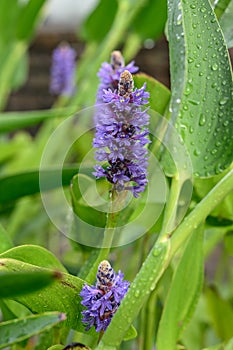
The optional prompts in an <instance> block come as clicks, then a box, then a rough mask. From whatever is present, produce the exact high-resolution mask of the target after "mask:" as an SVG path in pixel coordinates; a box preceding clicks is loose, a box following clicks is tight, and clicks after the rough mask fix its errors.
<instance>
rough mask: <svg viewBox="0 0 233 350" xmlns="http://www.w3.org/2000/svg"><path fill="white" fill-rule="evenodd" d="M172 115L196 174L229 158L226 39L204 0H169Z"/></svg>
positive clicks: (232, 103) (232, 126)
mask: <svg viewBox="0 0 233 350" xmlns="http://www.w3.org/2000/svg"><path fill="white" fill-rule="evenodd" d="M168 13H169V21H168V32H169V48H170V64H171V82H172V99H171V105H170V110H171V113H172V116H171V120H172V122H173V123H174V124H175V125H176V127H177V130H178V132H179V133H180V134H181V136H182V138H183V140H184V143H185V146H186V147H187V150H188V151H189V154H190V157H191V160H192V165H193V170H194V173H195V175H196V176H202V177H206V176H207V177H208V176H212V175H215V174H218V173H220V172H222V171H223V170H224V169H225V168H227V167H228V166H229V164H230V163H231V162H232V148H233V138H232V133H233V122H232V113H233V100H232V91H233V89H232V74H231V66H230V61H229V55H228V52H227V48H226V45H225V41H224V38H223V35H222V32H221V29H220V26H219V24H218V22H217V20H216V17H215V15H214V13H213V10H212V8H211V6H210V4H209V2H208V0H201V1H199V0H186V1H181V2H179V0H170V1H169V11H168Z"/></svg>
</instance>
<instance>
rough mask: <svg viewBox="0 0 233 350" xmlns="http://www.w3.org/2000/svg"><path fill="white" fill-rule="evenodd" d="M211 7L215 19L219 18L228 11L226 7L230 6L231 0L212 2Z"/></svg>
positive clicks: (213, 0)
mask: <svg viewBox="0 0 233 350" xmlns="http://www.w3.org/2000/svg"><path fill="white" fill-rule="evenodd" d="M212 2H213V3H212V6H213V8H214V12H215V14H216V16H217V18H218V19H219V18H221V16H222V15H223V14H224V12H225V11H226V10H227V9H228V5H229V4H230V2H231V0H217V1H215V0H212Z"/></svg>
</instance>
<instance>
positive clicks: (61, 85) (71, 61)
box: [50, 43, 76, 96]
mask: <svg viewBox="0 0 233 350" xmlns="http://www.w3.org/2000/svg"><path fill="white" fill-rule="evenodd" d="M75 58H76V52H75V50H74V49H73V48H71V47H70V46H69V45H68V44H66V43H62V44H61V45H59V46H58V47H57V48H56V49H55V50H54V51H53V55H52V66H51V80H50V92H51V93H53V94H56V95H64V96H72V95H73V93H74V91H75V81H74V74H75Z"/></svg>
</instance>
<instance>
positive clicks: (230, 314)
mask: <svg viewBox="0 0 233 350" xmlns="http://www.w3.org/2000/svg"><path fill="white" fill-rule="evenodd" d="M48 4H49V1H46V0H28V1H22V0H21V1H20V0H11V2H10V4H9V1H8V0H0V108H1V113H0V222H1V224H0V252H1V256H0V258H1V259H3V261H4V265H2V266H5V267H2V266H1V264H0V266H1V267H2V268H1V270H3V271H1V272H2V274H0V281H1V283H5V282H4V281H5V280H6V274H7V273H10V272H11V271H12V270H14V271H18V272H20V271H21V270H23V268H22V264H21V263H23V264H24V265H25V264H30V265H31V266H33V268H32V267H30V266H29V267H30V268H32V271H35V270H36V268H35V266H36V267H37V268H38V272H40V273H41V275H40V274H38V276H36V277H35V285H34V286H35V290H40V289H41V288H42V286H44V285H45V284H46V283H47V284H48V285H50V284H51V289H49V290H48V291H47V292H46V289H45V290H42V291H41V294H40V296H41V300H47V299H48V306H47V307H44V306H43V307H42V304H41V305H40V304H39V303H36V300H35V298H33V296H31V297H28V299H27V297H26V296H25V297H22V296H21V295H20V293H24V292H25V286H24V288H23V289H22V288H20V290H19V292H18V294H17V291H16V294H17V298H16V301H15V302H13V301H9V300H5V299H1V300H0V307H1V310H2V314H1V317H2V320H3V321H10V320H14V319H15V318H20V317H26V321H25V322H24V327H26V328H25V334H24V335H23V336H22V334H20V331H19V330H20V329H21V328H22V324H21V323H20V322H21V321H20V320H19V321H17V322H18V323H16V324H15V340H14V341H13V343H14V342H15V343H18V345H17V347H14V349H24V348H25V346H26V344H27V339H28V338H29V337H30V338H31V337H35V336H36V338H31V339H36V340H35V342H33V341H32V345H31V348H33V349H47V348H48V347H49V344H51V339H52V338H53V327H54V326H56V325H57V324H58V323H60V322H63V321H64V317H63V316H61V314H60V313H59V314H58V313H55V312H54V313H48V312H50V311H60V312H67V313H68V322H70V324H71V327H72V328H75V329H76V331H74V334H75V335H74V337H73V338H74V339H75V337H76V338H77V339H80V334H78V333H80V332H82V329H81V325H80V320H79V321H77V320H76V313H78V312H80V306H79V301H80V300H79V299H78V298H79V297H78V293H77V292H76V293H75V292H71V294H67V295H68V297H69V298H76V299H77V301H76V303H75V305H74V306H73V305H72V307H71V306H70V305H69V302H68V301H67V298H68V297H67V298H66V299H65V300H64V304H63V306H62V308H61V309H59V310H56V307H57V304H56V303H54V304H53V298H54V299H56V294H57V295H59V296H62V293H63V289H62V285H61V283H60V282H59V276H54V275H52V276H51V274H50V273H48V271H46V267H48V268H49V267H50V268H56V269H58V270H60V271H62V272H63V273H64V274H66V273H67V272H69V273H71V274H73V275H77V274H79V276H80V277H82V276H84V275H85V269H88V268H89V266H90V265H91V263H92V261H94V260H95V257H96V253H97V252H96V250H95V249H91V248H89V247H85V246H82V245H80V244H77V243H75V242H74V241H72V240H68V239H67V238H66V237H64V236H63V235H62V234H61V233H60V232H58V230H57V228H56V227H55V226H54V225H53V224H52V223H51V222H50V219H49V217H48V215H47V213H46V211H45V210H44V207H43V203H42V201H41V196H40V190H41V188H40V186H39V176H40V171H39V169H40V163H41V157H42V155H43V152H44V149H45V146H46V144H47V141H48V139H49V137H50V136H51V134H52V132H53V131H54V130H55V129H56V127H57V126H58V125H59V123H60V122H61V121H63V120H65V119H66V118H67V117H69V116H71V115H74V114H75V113H76V112H78V111H79V110H81V109H83V108H85V107H89V106H93V105H94V103H95V96H96V90H97V86H98V78H97V75H96V74H97V71H98V70H99V68H100V65H101V63H102V62H103V61H109V56H110V53H111V51H112V50H114V49H116V48H117V49H121V51H122V52H123V55H124V57H125V60H126V62H129V61H130V60H132V59H134V58H135V57H136V64H138V65H140V70H141V71H145V70H146V69H145V68H146V67H150V66H147V61H149V62H153V64H154V65H158V66H159V67H160V68H161V67H164V66H163V65H161V61H159V57H162V60H163V59H164V57H165V58H166V59H167V51H166V53H165V54H164V56H163V55H160V56H156V57H158V59H157V61H156V59H155V58H154V56H153V54H154V47H155V48H156V47H157V48H158V49H159V48H160V47H162V48H165V50H167V43H166V39H165V37H164V31H165V32H166V35H167V32H168V30H169V29H168V28H167V26H168V25H167V1H166V0H147V1H146V0H137V1H132V0H112V1H108V0H100V1H97V2H95V3H93V4H92V7H91V8H90V10H89V12H88V14H86V16H85V17H84V18H83V19H82V21H81V24H80V23H76V24H75V25H77V27H78V29H76V28H75V29H72V35H71V34H70V31H69V33H67V34H66V33H64V32H63V33H61V34H56V39H54V33H56V31H55V30H56V29H53V32H49V31H48V32H46V31H43V30H45V29H43V23H44V26H45V28H46V11H47V7H46V6H48ZM211 4H212V6H213V9H214V11H215V14H216V17H217V18H218V21H219V24H220V26H221V33H223V35H224V38H225V43H226V45H227V47H228V48H229V49H230V48H231V47H232V46H233V38H232V33H233V30H232V29H233V28H232V15H233V1H232V0H219V1H214V0H212V1H211ZM64 6H66V5H64ZM80 6H82V4H81V2H80ZM47 22H48V18H47ZM68 22H69V19H68ZM38 28H39V29H38ZM41 33H43V35H42V34H41ZM41 35H42V36H43V38H47V39H43V40H44V44H43V45H45V47H46V45H47V47H49V50H50V53H51V51H52V49H54V48H55V46H56V44H57V43H58V40H60V39H61V40H66V41H72V42H71V44H73V46H74V47H75V48H76V50H77V69H76V84H77V92H76V93H75V95H74V96H72V97H71V98H68V97H64V96H58V97H54V96H49V98H48V99H47V95H48V94H49V91H48V90H47V91H46V92H44V95H43V94H42V99H41V100H43V98H44V99H47V100H46V101H47V105H45V104H44V101H42V103H41V106H40V105H38V108H37V110H32V108H30V106H32V104H31V102H30V98H31V95H30V94H29V96H26V98H25V97H24V98H23V101H24V103H25V106H23V108H21V109H22V110H21V111H17V108H15V107H14V106H12V104H11V102H10V101H11V99H14V96H16V95H15V94H17V91H18V93H20V91H23V90H22V89H23V88H24V87H25V84H26V83H27V81H28V79H30V73H31V72H30V70H29V67H30V55H31V53H32V48H33V47H34V48H35V47H36V46H35V45H36V43H37V45H38V48H37V51H36V50H35V51H36V54H37V55H38V58H37V62H39V61H40V59H41V57H42V58H43V56H41V57H40V39H38V38H41V37H42V36H41ZM205 35H206V37H204V40H205V39H206V38H207V36H208V34H205ZM221 35H222V34H221ZM169 40H172V38H171V39H169ZM206 40H207V39H206ZM51 42H52V44H51ZM190 42H191V41H190ZM161 43H162V44H161ZM195 44H196V42H195ZM33 45H34V46H33ZM156 45H157V46H156ZM174 47H175V45H174ZM218 48H219V51H220V49H221V47H218ZM223 50H224V49H223ZM173 54H174V52H173ZM179 54H180V52H179V48H178V49H177V51H176V52H175V55H177V57H179ZM214 54H215V52H214V51H213V55H214ZM170 60H171V57H170ZM172 64H173V62H172V60H171V66H172ZM218 64H219V65H220V64H221V62H218ZM166 68H167V67H166ZM161 69H163V68H161ZM175 69H176V67H175V68H174V65H173V68H171V70H173V71H171V75H173V77H174V74H175V73H174V71H175ZM212 71H213V69H212ZM156 72H157V73H158V76H157V75H156V76H154V78H157V79H158V80H162V83H164V84H165V85H166V86H164V85H163V84H161V81H160V82H158V81H156V80H154V79H153V78H149V77H146V76H144V78H140V76H138V77H136V78H135V84H136V85H137V84H138V85H137V86H141V85H142V84H141V82H142V80H141V79H145V80H147V83H148V86H149V90H150V92H152V95H153V91H155V92H154V94H157V95H156V98H155V99H152V98H151V101H150V102H151V105H152V106H153V109H154V110H155V111H156V112H158V113H160V114H162V115H165V113H166V112H167V111H168V106H169V100H170V91H169V88H170V83H169V78H170V77H169V76H168V74H167V75H166V77H162V78H161V79H160V78H158V77H160V75H159V70H158V71H156ZM164 72H166V73H167V71H166V69H164ZM146 73H150V71H149V68H148V71H147V72H146ZM46 74H47V83H48V80H49V72H48V71H47V73H46ZM151 75H153V74H151ZM154 75H155V74H154ZM214 79H215V78H213V80H214ZM224 81H225V80H222V82H220V81H219V82H218V83H219V84H222V85H223V88H224ZM47 87H48V84H47ZM20 89H21V90H20ZM229 91H230V89H229ZM172 94H173V92H172ZM174 96H175V95H174ZM184 98H185V97H184ZM38 100H39V101H41V100H40V99H38ZM166 116H167V117H168V115H166ZM80 119H81V121H80V125H79V127H80V133H81V131H82V128H83V130H85V125H86V123H87V124H88V122H90V120H88V119H87V120H86V121H85V115H84V118H80ZM229 123H230V126H229V130H230V132H231V135H232V118H231V119H230V120H229ZM181 133H182V132H181ZM67 134H68V135H69V136H70V135H72V127H71V128H69V129H68V130H66V129H64V131H63V132H62V133H61V134H60V135H59V139H57V143H56V147H54V149H51V154H50V161H51V166H48V168H46V169H43V176H45V179H46V181H45V182H46V185H47V187H46V188H44V191H45V192H46V191H48V190H52V189H54V188H55V189H56V188H58V187H59V186H60V184H59V183H56V181H54V178H56V177H57V174H59V170H60V169H58V168H57V167H56V161H57V159H58V158H59V152H61V150H62V148H63V147H65V144H66V143H68V142H69V140H67ZM92 136H93V132H86V133H84V135H83V136H82V140H81V141H80V140H79V141H78V142H77V143H76V144H74V145H73V146H72V149H71V150H70V152H69V154H68V155H67V157H66V159H65V163H64V164H63V169H62V184H63V185H64V186H65V188H66V190H65V191H66V195H67V198H68V199H69V201H70V203H71V201H73V206H74V210H75V207H76V206H78V210H79V212H80V213H81V214H80V215H81V216H83V217H85V219H86V221H87V222H92V221H93V212H92V211H91V210H90V208H89V207H88V206H86V205H83V203H81V202H80V201H79V193H78V191H77V192H76V188H75V186H74V188H73V190H72V192H71V196H70V193H69V185H70V182H71V179H72V178H73V176H74V175H75V174H76V173H77V170H78V167H79V163H80V161H81V160H82V159H83V157H84V156H85V155H86V153H87V152H88V150H89V149H90V147H91V142H92ZM59 147H60V149H59ZM229 160H231V161H232V158H231V159H230V156H228V159H227V162H228V163H229V162H230V161H229ZM198 164H200V163H198ZM231 167H232V166H231ZM228 170H229V169H227V170H225V172H227V171H228ZM91 172H92V170H91V168H88V164H87V167H86V174H87V175H91ZM224 174H225V173H223V174H217V171H216V173H215V174H214V176H212V177H211V178H205V179H202V178H196V179H195V182H194V192H193V195H192V201H191V205H190V210H191V209H193V208H194V207H195V206H196V205H197V203H199V202H200V201H201V199H202V198H204V197H205V196H206V194H207V193H208V192H209V190H210V189H211V188H213V186H214V185H215V184H216V183H217V182H218V181H219V180H220V179H221V178H222V177H223V175H224ZM212 175H213V173H212ZM73 181H75V178H73ZM169 181H170V179H168V180H167V185H168V186H169ZM88 186H89V182H88ZM88 186H87V187H88ZM105 189H106V185H104V184H100V191H104V190H105ZM232 196H233V195H232V193H231V194H229V195H228V196H227V197H226V198H225V199H224V201H223V202H221V203H219V205H218V206H217V207H216V208H215V210H214V211H213V212H212V213H211V214H210V215H209V216H208V218H207V220H206V223H205V226H204V227H203V228H202V230H203V232H202V234H204V249H203V256H202V257H200V259H199V260H198V262H199V263H200V265H201V262H202V260H201V259H203V263H204V261H205V274H204V284H203V288H201V286H202V284H201V282H200V285H199V287H200V289H199V290H196V291H195V292H196V295H195V297H194V299H193V300H192V305H191V306H190V305H186V307H187V315H185V316H186V317H187V319H186V323H188V321H189V319H191V320H190V322H189V324H188V325H187V327H186V328H185V330H184V332H183V333H180V334H179V335H177V337H178V338H179V341H178V343H179V345H178V347H177V348H179V349H182V348H187V349H189V350H200V349H216V350H217V349H223V348H224V349H227V350H231V349H232V348H233V345H232V338H233V330H232V323H233V260H232V255H233V248H232V247H233V198H232ZM71 197H72V198H71ZM162 219H163V213H162V214H161V215H160V217H159V219H158V221H157V222H156V223H155V225H154V226H153V227H152V228H151V230H150V232H149V233H148V234H147V235H146V236H145V237H142V238H140V239H139V240H137V241H135V242H134V243H132V244H129V245H128V246H126V247H120V248H117V249H113V250H112V252H111V259H112V261H113V262H114V263H115V266H114V268H115V270H117V269H118V268H121V269H122V270H124V272H125V274H126V277H127V279H129V280H132V279H133V278H134V276H135V275H136V273H137V271H138V269H139V267H140V266H141V263H142V261H143V260H144V259H145V257H146V255H147V253H148V251H149V249H150V247H151V246H152V244H153V243H154V241H155V239H156V238H157V235H158V232H159V231H160V230H161V227H162ZM98 221H100V226H101V225H102V224H103V223H102V221H103V218H102V217H101V218H99V217H98ZM200 237H201V234H200ZM29 244H30V245H33V246H29V247H28V248H27V245H29ZM196 244H198V242H197V243H196ZM24 245H25V246H24ZM34 245H38V246H40V247H37V246H34ZM21 246H22V247H21ZM14 247H15V248H14ZM42 247H43V248H42ZM192 247H194V248H195V249H196V252H197V253H198V252H199V250H198V249H199V246H198V245H196V246H195V243H194V244H193V245H192ZM44 248H45V249H44ZM194 248H193V249H194ZM17 249H18V250H17ZM187 249H189V250H188V252H189V253H190V252H191V251H192V248H187ZM8 250H9V252H7V251H8ZM183 250H184V251H185V249H183ZM183 250H182V251H181V252H180V254H179V256H178V257H175V258H174V259H173V261H172V264H171V265H170V266H169V268H168V269H167V271H166V273H165V274H164V276H163V277H162V279H161V281H160V283H159V286H158V288H157V289H156V292H157V294H156V295H155V293H152V295H151V296H150V298H149V300H148V303H147V304H146V305H145V307H144V308H143V310H142V312H141V314H140V317H139V318H138V319H137V321H136V322H135V326H136V328H137V329H138V330H139V338H138V339H139V340H138V343H137V345H135V341H134V340H131V341H128V342H126V343H124V345H122V349H132V348H133V346H134V347H135V346H136V347H137V348H138V349H144V350H145V349H151V344H153V343H154V339H155V336H156V330H157V329H159V327H162V326H159V320H160V316H161V313H162V306H163V305H164V303H165V300H166V297H167V296H168V297H169V298H168V300H169V303H174V300H177V298H178V296H177V295H173V294H172V292H169V293H168V290H170V291H171V286H172V283H173V284H175V285H176V284H179V279H178V280H177V279H176V278H179V276H177V277H176V275H175V271H176V268H180V270H181V271H182V267H183V265H182V264H181V265H179V259H180V257H181V256H182V252H183ZM30 251H31V253H30ZM50 252H51V253H50ZM52 253H53V254H54V255H55V256H56V257H57V258H58V259H59V260H60V261H59V260H58V259H57V258H55V256H54V255H53V254H52ZM36 257H37V258H36ZM4 259H6V260H4ZM10 259H15V262H14V263H12V261H11V260H10ZM182 259H184V260H183V261H184V262H185V261H186V259H187V253H186V255H185V254H184V255H183V256H182ZM20 262H21V263H20ZM43 262H44V265H43ZM84 262H86V265H85V264H84ZM183 264H184V263H183ZM25 266H26V267H27V265H25ZM197 269H198V264H197V267H196V270H195V271H197ZM199 269H200V270H201V267H200V266H199ZM187 271H189V272H190V275H191V274H192V266H191V267H190V266H189V270H187ZM187 271H186V272H187ZM21 272H22V271H21ZM24 273H26V272H24ZM65 276H66V282H67V283H68V282H69V283H71V282H72V283H74V284H75V283H76V286H77V288H80V286H81V284H82V281H81V280H79V279H78V278H77V279H74V277H72V276H71V275H68V273H67V275H65ZM174 276H175V277H176V278H175V277H174ZM200 276H201V272H200V275H198V276H197V279H198V278H200V279H201V280H203V276H202V277H200ZM7 277H8V276H7ZM4 278H5V280H4ZM18 278H19V280H21V281H28V282H30V280H31V278H32V275H31V274H29V275H28V276H25V275H22V276H20V275H19V276H18ZM57 279H58V281H57V282H56V283H57V284H53V282H54V280H57ZM7 280H8V281H9V278H7ZM19 285H20V283H19ZM6 288H8V290H14V281H13V280H12V282H11V283H10V285H9V286H7V287H6ZM51 291H52V292H51ZM0 292H1V290H0ZM50 292H51V293H50ZM2 293H3V295H4V291H2ZM72 293H73V294H72ZM200 294H201V296H200V298H198V297H199V295H200ZM0 295H1V294H0ZM9 297H10V295H9ZM184 298H185V296H184ZM21 304H23V305H24V306H26V307H27V308H25V307H23V306H22V305H21ZM34 304H35V306H34V308H32V305H34ZM194 304H195V306H196V305H197V307H196V310H195V313H194V314H193V311H194V308H195V307H194ZM73 307H74V310H72V308H73ZM191 309H193V311H192V310H191ZM29 310H30V311H29ZM67 310H68V311H67ZM190 310H191V311H190ZM31 311H32V312H33V313H34V312H36V313H42V312H46V313H48V314H47V315H44V316H43V315H38V316H31V315H30V314H31ZM148 311H151V314H153V316H154V315H156V317H155V318H153V319H152V317H150V313H149V314H148ZM147 317H148V320H146V319H147ZM174 317H175V316H174ZM164 318H165V320H166V315H165V316H164ZM162 320H163V319H162ZM161 324H162V323H161ZM35 325H37V326H35ZM149 325H150V327H149ZM152 325H153V327H152ZM10 326H12V324H10ZM4 327H8V325H7V324H6V325H4ZM171 327H173V326H172V325H171ZM64 328H65V327H64ZM7 331H8V328H6V332H7ZM66 331H67V330H64V335H63V338H64V339H65V338H66V336H67V333H66ZM159 332H161V333H159V334H163V331H162V330H161V328H160V330H159ZM0 334H1V333H0ZM4 334H6V333H2V336H1V335H0V339H1V342H2V343H1V344H0V348H3V347H5V346H6V343H4V341H5V335H4ZM39 334H40V335H39ZM92 335H93V334H92ZM161 336H162V335H161ZM94 338H95V337H94ZM25 339H26V340H25ZM81 339H83V341H84V340H85V341H86V343H87V344H89V345H91V344H92V341H93V340H90V338H88V336H86V335H83V333H82V338H81ZM148 339H149V340H148ZM36 342H37V344H38V345H37V347H36V346H35V343H36ZM216 344H220V345H217V346H216ZM223 344H224V345H223ZM27 346H28V347H27V348H28V349H30V344H29V343H28V344H27Z"/></svg>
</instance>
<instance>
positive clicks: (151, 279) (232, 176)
mask: <svg viewBox="0 0 233 350" xmlns="http://www.w3.org/2000/svg"><path fill="white" fill-rule="evenodd" d="M232 190H233V170H231V171H230V172H229V173H228V174H227V175H225V176H224V178H222V180H221V181H219V183H218V184H217V185H216V186H215V187H214V188H213V189H212V190H211V191H210V192H209V193H208V195H207V196H206V197H205V198H204V199H203V200H202V201H201V202H200V203H199V204H198V205H197V206H196V207H195V209H194V210H193V211H192V212H191V213H190V214H189V215H188V216H187V217H186V219H185V220H184V221H183V222H182V223H181V224H180V226H179V227H178V228H177V229H176V230H175V232H174V234H173V236H172V238H171V239H168V238H166V237H163V238H162V239H161V238H160V239H158V241H157V242H156V243H155V245H154V247H153V248H152V250H151V252H150V254H149V255H148V257H147V259H146V261H145V262H144V264H143V265H142V267H141V269H140V271H139V273H138V274H137V276H136V278H135V280H134V282H133V283H132V284H131V287H130V289H129V291H128V293H127V294H126V296H125V298H124V299H123V301H122V303H121V305H120V307H119V309H118V311H117V312H116V314H115V315H114V317H113V319H112V321H111V323H110V325H109V327H108V329H107V331H106V333H105V334H104V336H103V338H102V340H101V342H100V344H99V345H98V347H97V349H98V350H103V349H104V350H108V349H111V348H116V347H118V346H119V345H120V343H121V342H122V341H123V339H124V334H125V332H126V331H127V329H128V328H129V326H130V324H131V323H132V322H133V320H134V319H135V317H136V316H137V314H138V312H139V311H140V309H141V307H142V306H143V304H144V303H145V301H146V300H147V298H148V296H149V294H150V292H152V291H153V290H154V289H155V287H156V284H157V282H158V281H159V279H160V277H161V276H162V274H163V272H164V271H165V269H166V268H167V266H168V264H169V263H170V261H171V259H172V258H173V256H174V254H175V253H176V251H177V250H178V249H179V248H180V247H181V246H182V245H183V244H184V243H185V241H186V240H187V239H188V237H189V236H190V234H191V232H192V231H193V230H194V229H195V228H197V227H198V225H199V224H200V223H201V222H203V221H204V220H205V218H206V217H207V215H208V214H209V213H210V212H211V211H212V210H213V209H214V208H215V206H216V205H217V204H219V203H220V202H221V201H222V200H223V199H224V197H225V196H226V195H227V194H228V193H230V192H231V191H232ZM169 243H171V245H170V244H169Z"/></svg>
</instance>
